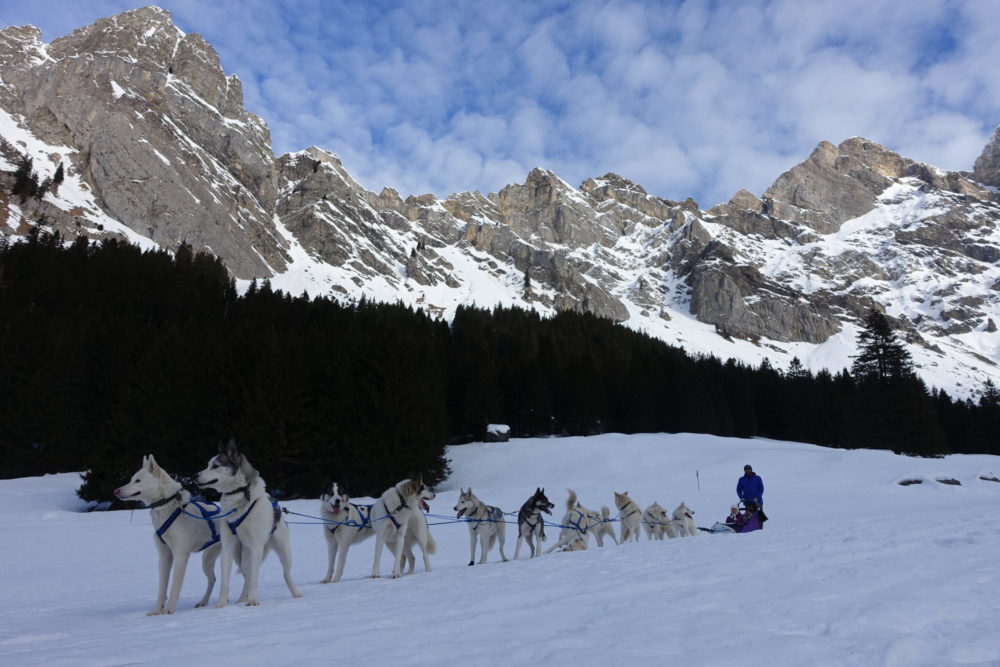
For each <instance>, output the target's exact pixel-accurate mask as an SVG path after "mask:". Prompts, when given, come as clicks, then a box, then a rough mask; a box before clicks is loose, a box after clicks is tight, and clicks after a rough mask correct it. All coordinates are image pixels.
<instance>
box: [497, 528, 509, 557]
mask: <svg viewBox="0 0 1000 667" xmlns="http://www.w3.org/2000/svg"><path fill="white" fill-rule="evenodd" d="M506 533H507V524H506V523H504V522H503V519H501V520H500V523H498V524H497V540H499V542H500V558H501V560H502V561H503V562H504V563H506V562H507V556H505V555H504V553H503V543H504V540H505V539H506V537H507V535H506Z"/></svg>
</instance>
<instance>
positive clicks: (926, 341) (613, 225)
mask: <svg viewBox="0 0 1000 667" xmlns="http://www.w3.org/2000/svg"><path fill="white" fill-rule="evenodd" d="M69 100H72V102H70V101H69ZM0 108H2V109H3V110H4V111H5V113H6V115H7V117H6V118H5V119H0V121H2V122H0V131H2V134H3V136H4V138H5V139H6V140H7V142H8V147H9V148H8V149H7V150H6V152H5V155H3V157H4V158H5V163H4V164H2V165H0V179H3V180H5V181H7V182H9V181H10V180H11V178H12V172H13V171H14V170H15V169H16V167H17V160H18V159H19V156H20V155H24V154H29V153H30V154H32V155H33V157H35V164H36V168H37V169H38V170H39V174H40V175H41V176H42V177H44V176H46V175H50V174H51V173H52V172H54V170H55V168H56V164H57V163H58V162H60V161H63V162H66V163H67V167H68V169H67V173H68V178H67V183H65V184H64V185H62V186H61V187H60V188H59V189H58V191H57V192H50V193H48V194H46V195H45V196H44V197H43V198H41V199H40V200H39V201H34V200H29V201H25V202H23V203H22V202H19V201H11V202H8V205H6V206H4V207H3V213H0V230H2V232H3V233H4V234H10V235H23V234H24V233H25V232H26V230H27V229H28V228H30V226H31V225H33V224H36V223H38V221H39V220H40V219H42V217H43V216H44V221H43V223H44V224H45V225H46V226H48V227H50V228H52V229H58V230H59V231H60V232H61V233H62V234H64V235H65V236H67V237H70V238H71V237H73V236H75V235H78V234H87V235H89V236H92V237H95V238H100V237H101V236H102V235H105V234H116V235H122V236H126V237H128V238H130V239H131V240H136V239H137V238H138V240H139V241H140V242H148V243H150V244H153V245H156V246H160V247H167V248H172V247H175V246H176V245H177V244H178V243H182V242H184V243H189V244H191V245H192V246H193V247H194V248H195V249H196V250H208V251H210V252H212V253H213V254H215V255H217V256H219V257H220V258H222V259H223V261H224V262H225V263H226V265H227V267H228V268H229V270H230V272H231V273H232V275H233V276H234V277H236V278H238V279H240V280H241V281H249V280H251V279H269V280H271V282H272V284H273V285H274V286H275V287H278V288H281V289H285V290H286V291H289V292H292V293H296V294H297V293H301V292H302V291H307V292H309V293H310V294H313V295H333V296H336V297H338V298H342V299H359V298H362V297H365V298H369V299H377V300H387V301H396V300H399V301H402V302H404V303H408V304H411V305H413V306H415V307H421V308H424V309H426V310H428V311H429V312H431V313H435V314H438V315H440V316H443V317H449V316H450V314H451V313H453V312H454V310H455V308H457V307H458V306H459V305H461V304H473V303H474V304H477V305H481V306H492V305H495V304H503V305H518V306H522V307H525V308H530V309H535V310H538V311H539V312H541V313H543V314H551V313H554V312H557V311H560V310H566V309H574V310H581V311H587V312H593V313H595V314H598V315H601V316H604V317H609V318H611V319H613V320H615V321H618V322H621V323H624V324H625V325H627V326H630V327H633V328H636V329H640V330H643V331H645V332H647V333H649V334H651V335H654V336H656V337H658V338H661V339H663V340H665V341H667V342H670V343H672V344H680V345H681V346H683V347H685V348H687V349H689V351H692V352H694V353H706V354H707V353H711V354H716V355H718V356H723V357H735V358H739V359H742V360H744V361H746V362H748V363H759V362H761V361H762V360H763V359H765V358H767V359H769V360H770V361H772V362H774V363H776V364H777V365H779V366H783V365H785V364H786V363H787V362H788V361H790V360H791V358H792V357H796V356H797V357H799V358H800V359H801V360H803V361H804V362H805V363H806V365H807V366H809V367H811V368H813V369H818V368H820V367H832V368H833V369H834V370H836V369H837V368H838V367H843V366H844V365H845V364H849V358H850V354H851V350H850V348H851V345H852V342H851V339H852V338H853V332H854V331H856V329H857V326H858V323H859V321H860V318H861V317H862V316H863V315H864V313H865V312H866V311H867V309H869V308H872V307H875V308H878V309H880V310H883V311H885V312H886V313H887V314H888V315H889V316H890V317H891V318H892V320H893V322H894V323H895V324H896V326H898V327H899V328H900V329H901V330H902V331H903V333H904V336H905V337H906V339H907V342H908V344H909V346H910V349H911V351H912V352H913V353H914V357H915V359H916V361H917V364H918V367H919V368H920V371H921V373H922V375H923V377H925V379H926V380H927V381H928V383H929V384H932V385H935V386H941V387H944V388H947V389H949V390H950V391H956V390H957V392H958V393H959V394H963V393H964V394H966V395H968V394H970V393H971V392H973V391H975V389H976V388H977V386H978V385H979V384H981V383H982V381H983V380H984V379H985V378H987V377H989V378H994V379H997V380H1000V366H998V362H1000V337H998V335H997V334H996V332H995V329H996V326H995V322H996V321H997V319H998V318H1000V297H998V295H997V289H998V287H1000V266H998V264H997V262H998V260H1000V234H998V233H997V223H998V222H1000V195H998V194H997V189H996V188H997V185H998V184H1000V168H998V164H1000V157H998V156H1000V138H998V137H1000V128H998V131H997V132H996V133H995V134H994V136H993V139H992V140H991V142H990V143H989V144H987V146H986V147H985V148H984V151H983V154H982V155H981V156H980V158H979V159H978V160H977V161H976V163H975V165H974V168H973V171H972V172H945V171H942V170H940V169H937V168H935V167H931V166H929V165H924V164H921V163H918V162H915V161H913V160H910V159H909V158H905V157H903V156H900V155H898V154H896V153H894V152H892V151H890V150H888V149H886V148H885V147H883V146H880V145H879V144H877V143H876V142H873V141H870V140H868V139H864V138H860V137H854V138H850V139H847V140H845V141H843V142H841V143H840V144H839V145H834V144H831V143H828V142H825V141H824V142H821V143H819V144H818V145H817V147H816V149H815V150H814V151H813V152H812V154H810V156H808V157H807V158H806V159H805V160H804V161H803V162H801V163H799V164H798V165H795V166H793V167H792V168H791V169H789V170H787V171H786V172H785V173H783V174H781V175H780V176H779V177H778V178H777V179H776V180H775V182H774V183H773V184H772V185H771V187H769V188H768V189H767V190H766V191H765V192H764V193H762V194H761V195H760V196H757V195H755V194H753V193H750V192H748V191H746V190H740V191H738V192H737V193H735V194H734V195H733V197H732V198H731V199H730V201H729V202H724V203H721V204H718V205H715V206H713V207H711V208H710V209H708V210H701V209H700V208H699V206H698V204H697V203H696V202H694V201H693V200H692V199H687V200H685V201H683V202H679V201H671V200H667V199H663V198H660V197H656V196H655V195H651V194H649V193H648V192H646V190H645V189H644V188H643V187H642V186H641V185H639V184H637V183H634V182H632V181H630V180H628V179H627V178H625V177H623V176H620V175H617V174H613V173H609V174H605V175H604V176H602V177H595V178H589V179H587V180H585V181H584V182H583V183H582V184H580V186H579V187H573V186H572V185H570V184H569V183H567V182H565V181H564V180H562V179H561V178H560V177H559V176H558V175H556V174H554V173H552V172H551V171H547V170H545V169H541V168H536V169H534V170H532V171H531V172H530V173H529V174H528V175H527V177H526V179H525V181H524V183H520V184H510V185H508V186H506V187H504V188H502V189H501V190H500V191H499V192H495V193H488V194H485V195H484V194H482V193H480V192H476V191H473V192H461V193H454V194H451V195H449V196H447V197H445V198H439V197H436V196H434V195H427V194H425V195H410V196H408V197H406V198H405V199H404V198H403V197H402V196H400V194H399V193H398V192H396V191H395V190H393V189H392V188H388V187H386V188H383V189H382V190H381V191H380V192H378V193H375V192H373V191H369V190H367V189H366V188H364V187H363V186H361V185H360V184H359V183H358V182H357V181H355V180H354V178H353V177H352V176H351V175H350V173H349V172H348V171H347V169H345V168H344V166H343V164H342V163H341V161H340V159H339V158H338V157H337V156H336V155H335V154H333V153H331V152H329V151H326V150H323V149H321V148H317V147H311V148H307V149H305V150H302V151H298V152H295V153H289V154H285V155H282V156H274V155H273V153H272V152H271V147H270V135H269V132H268V130H267V126H266V124H265V123H264V122H263V121H262V120H261V119H260V118H259V117H257V116H256V115H254V114H253V113H252V112H249V111H247V110H246V109H245V108H244V107H243V96H242V86H241V84H240V83H239V79H238V78H237V77H236V76H235V75H229V76H226V75H225V73H224V71H223V69H222V66H221V63H220V62H219V58H218V55H217V54H216V53H215V51H214V49H213V48H212V47H211V45H210V44H208V43H207V42H206V41H205V40H204V39H203V38H201V37H200V36H198V35H196V34H185V33H184V32H183V31H181V30H180V29H178V28H177V27H176V26H174V24H173V23H172V20H171V18H170V14H169V12H166V11H164V10H161V9H159V8H152V7H147V8H142V9H137V10H131V11H129V12H124V13H122V14H119V15H117V16H115V17H111V18H108V19H101V20H99V21H97V22H95V23H94V24H92V25H90V26H86V27H83V28H80V29H78V30H76V31H74V32H73V33H72V34H70V35H68V36H66V37H61V38H59V39H56V40H53V42H52V43H50V44H44V43H42V42H41V35H40V32H39V31H38V30H37V29H34V28H30V27H11V28H6V29H4V30H2V31H0ZM53 156H55V157H53ZM5 190H7V191H9V187H8V188H5Z"/></svg>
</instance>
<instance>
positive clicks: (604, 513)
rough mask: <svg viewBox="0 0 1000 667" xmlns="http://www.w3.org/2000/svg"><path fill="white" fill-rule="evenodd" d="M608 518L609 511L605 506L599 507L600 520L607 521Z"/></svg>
mask: <svg viewBox="0 0 1000 667" xmlns="http://www.w3.org/2000/svg"><path fill="white" fill-rule="evenodd" d="M610 516H611V510H609V509H608V506H607V505H603V506H602V507H601V518H602V519H604V520H605V521H607V520H608V517H610Z"/></svg>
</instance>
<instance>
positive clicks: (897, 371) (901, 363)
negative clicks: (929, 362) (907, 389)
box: [851, 308, 915, 382]
mask: <svg viewBox="0 0 1000 667" xmlns="http://www.w3.org/2000/svg"><path fill="white" fill-rule="evenodd" d="M858 349H859V352H858V354H857V355H855V357H854V363H853V364H852V365H851V374H852V375H854V377H855V378H856V379H858V380H879V381H882V382H887V381H892V380H903V379H909V378H912V377H914V375H915V371H914V368H913V359H912V358H911V357H910V353H909V351H908V350H907V349H906V347H904V346H903V344H902V343H901V342H900V341H899V340H898V339H897V338H896V333H895V332H894V331H893V330H892V326H891V325H890V324H889V320H888V319H887V318H886V316H885V315H883V314H882V313H880V312H878V311H877V310H875V309H874V308H872V309H871V310H869V311H868V314H867V315H866V316H865V321H864V328H863V329H862V330H861V333H859V334H858Z"/></svg>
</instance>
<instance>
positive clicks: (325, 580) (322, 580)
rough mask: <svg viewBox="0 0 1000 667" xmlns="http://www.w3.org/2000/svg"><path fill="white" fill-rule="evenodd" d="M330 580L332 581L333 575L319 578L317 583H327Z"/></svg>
mask: <svg viewBox="0 0 1000 667" xmlns="http://www.w3.org/2000/svg"><path fill="white" fill-rule="evenodd" d="M331 581H333V577H327V578H326V579H320V580H319V583H321V584H328V583H330V582H331Z"/></svg>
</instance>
